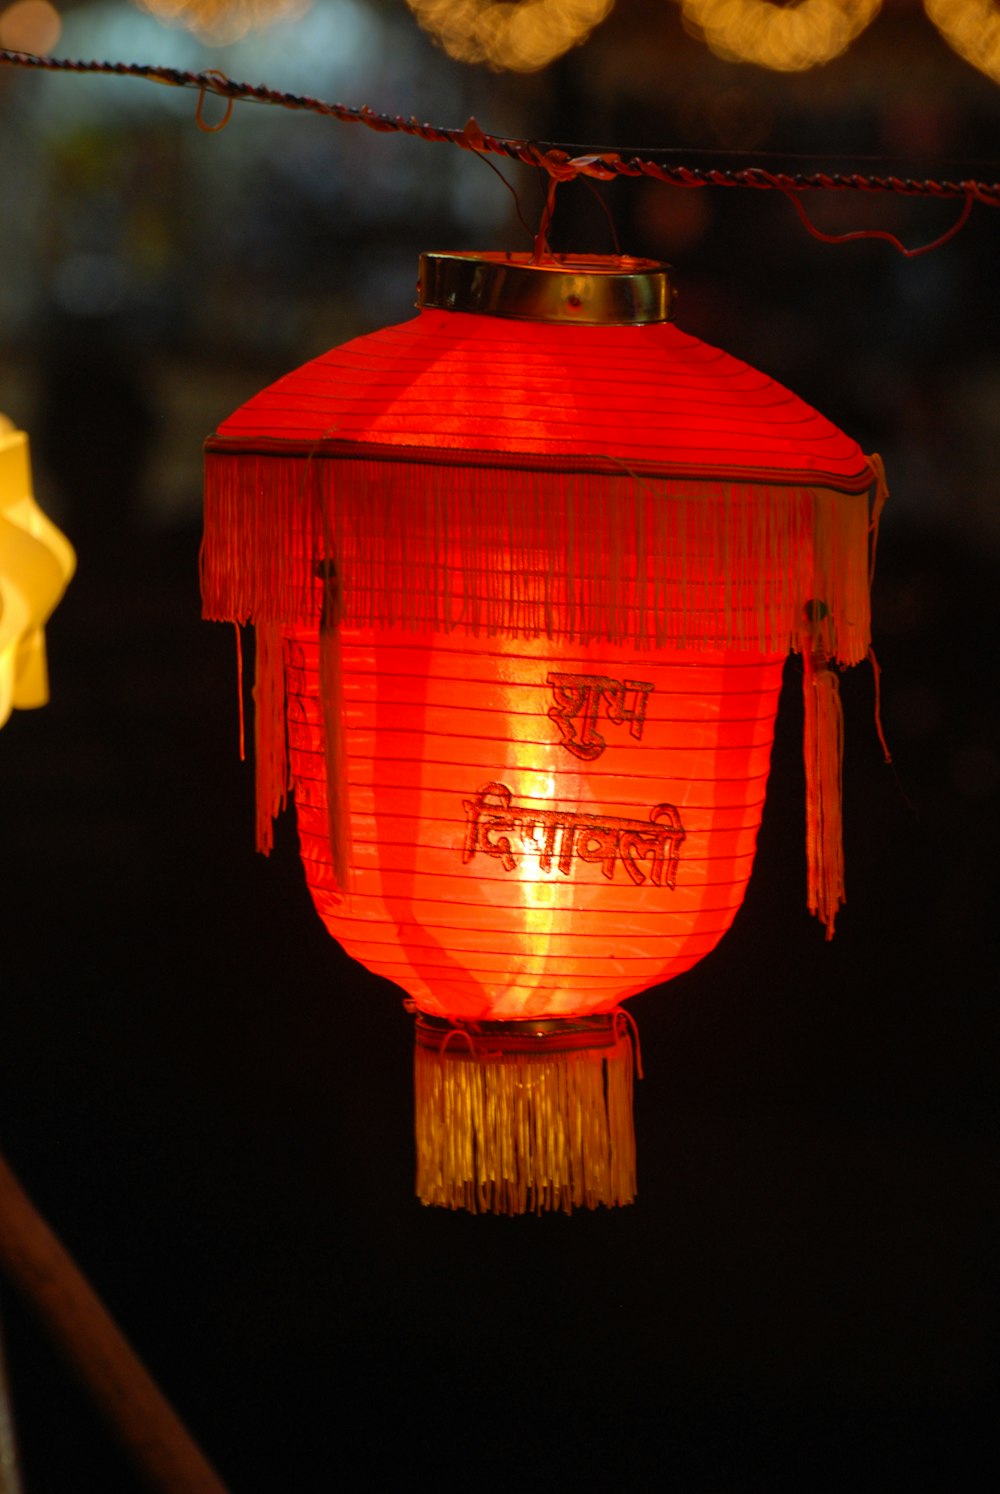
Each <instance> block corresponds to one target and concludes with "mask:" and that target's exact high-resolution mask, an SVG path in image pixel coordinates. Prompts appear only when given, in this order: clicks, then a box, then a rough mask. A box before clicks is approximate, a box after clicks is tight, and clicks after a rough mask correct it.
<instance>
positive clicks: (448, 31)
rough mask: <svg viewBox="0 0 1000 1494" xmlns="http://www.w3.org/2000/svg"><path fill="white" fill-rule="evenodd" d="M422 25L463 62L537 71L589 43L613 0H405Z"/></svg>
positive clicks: (520, 71) (521, 71)
mask: <svg viewBox="0 0 1000 1494" xmlns="http://www.w3.org/2000/svg"><path fill="white" fill-rule="evenodd" d="M406 3H407V4H408V5H409V7H410V9H411V10H412V11H413V14H414V15H415V16H416V18H417V20H418V21H419V23H420V25H421V26H422V27H423V29H424V30H425V31H426V32H428V33H429V35H430V36H432V37H433V38H434V40H435V41H436V42H438V44H439V45H440V46H442V47H443V48H444V50H445V51H446V52H447V53H448V55H449V57H454V58H456V59H457V60H458V61H459V62H485V63H487V64H488V65H489V66H490V67H493V68H499V69H506V70H509V71H511V72H518V73H533V72H537V71H538V70H539V69H540V68H543V67H547V66H548V64H549V63H550V62H554V61H555V59H556V58H557V57H561V56H562V54H563V53H564V52H568V51H569V49H570V48H571V47H575V46H578V45H579V44H580V43H581V42H583V41H586V39H587V37H588V36H589V35H590V33H591V32H592V31H593V29H594V27H595V26H598V25H599V24H600V23H601V21H603V20H604V18H605V16H606V15H607V14H608V12H609V11H610V10H611V9H612V7H613V5H614V0H521V3H520V4H510V3H507V0H406Z"/></svg>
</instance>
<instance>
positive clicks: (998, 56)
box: [924, 0, 1000, 83]
mask: <svg viewBox="0 0 1000 1494" xmlns="http://www.w3.org/2000/svg"><path fill="white" fill-rule="evenodd" d="M924 10H926V12H927V14H928V16H929V17H930V19H931V20H932V21H933V22H934V25H935V26H936V27H937V29H938V31H940V33H941V35H942V36H943V37H944V39H945V41H946V42H947V43H948V45H949V47H951V48H952V50H953V51H955V52H957V53H958V55H959V57H964V58H965V60H966V62H971V63H972V66H973V67H976V68H978V69H979V71H980V72H981V73H985V74H986V76H987V77H988V78H992V79H993V81H994V83H1000V6H997V5H996V4H995V3H994V0H924Z"/></svg>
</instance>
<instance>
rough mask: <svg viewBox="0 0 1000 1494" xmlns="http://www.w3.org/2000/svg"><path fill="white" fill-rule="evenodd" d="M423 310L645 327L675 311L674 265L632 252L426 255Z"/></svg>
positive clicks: (422, 271) (422, 267)
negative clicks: (632, 255) (538, 256)
mask: <svg viewBox="0 0 1000 1494" xmlns="http://www.w3.org/2000/svg"><path fill="white" fill-rule="evenodd" d="M417 304H418V305H419V306H420V307H421V309H430V308H435V309H437V310H440V311H468V312H473V313H474V314H476V315H477V316H501V317H511V318H513V319H515V320H517V321H532V322H571V323H572V322H575V323H577V324H579V325H580V326H587V327H601V326H608V327H611V326H619V327H620V326H645V325H648V324H649V323H653V322H669V321H672V320H673V315H674V287H673V281H672V278H671V268H670V266H669V265H667V264H663V263H661V262H660V261H658V260H653V259H632V258H630V257H629V256H628V255H599V254H579V255H547V256H546V257H545V259H543V260H541V261H538V262H536V261H535V260H534V259H533V258H532V256H531V255H530V254H498V253H483V254H422V255H421V256H420V284H419V299H418V303H417Z"/></svg>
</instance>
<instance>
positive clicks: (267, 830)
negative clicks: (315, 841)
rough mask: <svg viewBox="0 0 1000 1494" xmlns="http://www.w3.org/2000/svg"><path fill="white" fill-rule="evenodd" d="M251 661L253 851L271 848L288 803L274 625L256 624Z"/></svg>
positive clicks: (281, 674) (280, 660)
mask: <svg viewBox="0 0 1000 1494" xmlns="http://www.w3.org/2000/svg"><path fill="white" fill-rule="evenodd" d="M255 633H256V656H255V660H254V686H253V704H254V712H253V717H254V728H253V730H254V769H255V778H256V788H257V842H256V843H257V849H258V851H261V852H263V854H264V855H265V856H267V855H268V854H269V853H270V851H271V848H272V846H273V845H274V821H275V819H276V818H277V816H278V815H279V814H280V813H281V811H282V810H283V809H284V808H285V806H286V805H287V803H288V743H287V740H286V737H285V663H284V657H283V652H282V649H283V645H282V633H281V628H280V626H279V625H278V624H277V623H258V624H257V627H256V629H255Z"/></svg>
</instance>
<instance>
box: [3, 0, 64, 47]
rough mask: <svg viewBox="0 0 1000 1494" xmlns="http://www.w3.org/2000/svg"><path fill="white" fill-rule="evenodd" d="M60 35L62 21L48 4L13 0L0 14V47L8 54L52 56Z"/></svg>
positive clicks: (41, 0) (30, 0) (46, 1)
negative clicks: (30, 53)
mask: <svg viewBox="0 0 1000 1494" xmlns="http://www.w3.org/2000/svg"><path fill="white" fill-rule="evenodd" d="M61 35H62V20H61V18H60V16H59V12H58V11H57V10H56V8H55V6H54V5H50V4H49V3H48V0H16V3H15V4H14V5H8V6H7V8H6V10H3V11H0V47H4V48H6V49H7V50H8V51H11V52H32V53H34V54H35V56H37V57H41V56H44V55H45V54H46V53H48V52H51V51H52V50H53V48H54V47H55V46H56V43H57V42H58V41H59V38H60V36H61Z"/></svg>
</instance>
